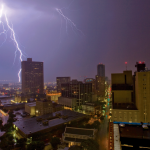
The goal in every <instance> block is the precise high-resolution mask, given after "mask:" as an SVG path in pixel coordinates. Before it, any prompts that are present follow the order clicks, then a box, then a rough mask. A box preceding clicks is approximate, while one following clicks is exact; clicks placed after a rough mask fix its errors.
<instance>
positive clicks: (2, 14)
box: [0, 5, 23, 82]
mask: <svg viewBox="0 0 150 150" xmlns="http://www.w3.org/2000/svg"><path fill="white" fill-rule="evenodd" d="M2 16H4V18H5V21H6V24H7V28H8V30H10V32H11V36H10V38H11V40H12V41H13V42H14V45H15V46H16V51H15V57H16V53H17V51H18V52H19V54H20V56H19V59H20V61H22V56H23V53H22V50H21V49H20V47H19V44H18V42H17V39H16V36H15V31H14V29H13V27H11V26H10V24H9V21H8V18H7V15H6V13H5V12H4V6H3V5H2V6H1V9H0V24H1V25H2V27H3V31H2V32H1V33H0V35H1V34H5V40H4V42H5V41H6V39H7V30H5V28H4V23H3V22H2ZM4 42H3V43H4ZM3 43H2V44H3ZM20 73H21V68H20V70H19V72H18V78H19V82H20V80H21V78H20Z"/></svg>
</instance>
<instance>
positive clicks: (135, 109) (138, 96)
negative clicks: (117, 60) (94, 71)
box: [111, 62, 150, 123]
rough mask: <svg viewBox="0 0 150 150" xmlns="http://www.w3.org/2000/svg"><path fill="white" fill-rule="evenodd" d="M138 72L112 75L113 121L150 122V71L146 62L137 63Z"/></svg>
mask: <svg viewBox="0 0 150 150" xmlns="http://www.w3.org/2000/svg"><path fill="white" fill-rule="evenodd" d="M136 67H137V71H136V72H135V74H134V75H133V76H132V72H131V71H124V72H123V74H112V75H111V78H112V105H113V109H112V119H111V120H112V121H117V122H118V121H119V122H138V123H140V122H144V123H148V122H150V109H149V108H150V101H149V99H150V92H149V91H150V70H145V63H144V62H137V63H136Z"/></svg>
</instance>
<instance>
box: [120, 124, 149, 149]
mask: <svg viewBox="0 0 150 150" xmlns="http://www.w3.org/2000/svg"><path fill="white" fill-rule="evenodd" d="M147 127H148V128H147V129H144V128H143V127H142V125H127V124H126V125H125V126H124V127H121V126H119V132H120V141H121V144H122V145H131V146H133V147H132V149H134V148H135V147H134V146H135V145H136V146H138V147H145V149H146V147H149V148H150V125H147ZM123 148H124V149H127V148H125V147H124V146H123ZM130 149H131V148H130ZM137 149H138V148H137ZM140 149H141V148H140Z"/></svg>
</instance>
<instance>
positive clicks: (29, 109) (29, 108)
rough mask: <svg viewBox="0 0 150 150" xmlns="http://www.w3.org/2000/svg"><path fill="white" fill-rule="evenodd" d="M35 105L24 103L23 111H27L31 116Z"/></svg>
mask: <svg viewBox="0 0 150 150" xmlns="http://www.w3.org/2000/svg"><path fill="white" fill-rule="evenodd" d="M35 109H36V106H30V104H25V112H27V113H29V114H30V115H31V116H32V115H35Z"/></svg>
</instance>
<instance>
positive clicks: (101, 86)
mask: <svg viewBox="0 0 150 150" xmlns="http://www.w3.org/2000/svg"><path fill="white" fill-rule="evenodd" d="M95 78H96V91H97V97H98V100H103V99H104V98H105V77H101V76H96V77H95Z"/></svg>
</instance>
